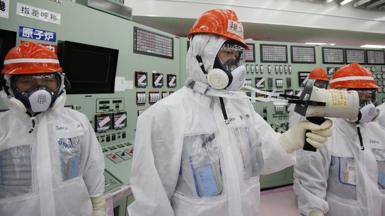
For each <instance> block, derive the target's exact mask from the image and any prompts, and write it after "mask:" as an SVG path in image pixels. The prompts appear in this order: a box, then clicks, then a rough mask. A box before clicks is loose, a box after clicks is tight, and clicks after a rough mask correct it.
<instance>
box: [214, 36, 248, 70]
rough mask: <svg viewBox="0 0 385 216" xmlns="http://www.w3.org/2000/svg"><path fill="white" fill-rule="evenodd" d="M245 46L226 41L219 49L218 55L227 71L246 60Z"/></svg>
mask: <svg viewBox="0 0 385 216" xmlns="http://www.w3.org/2000/svg"><path fill="white" fill-rule="evenodd" d="M244 50H245V49H244V48H243V47H241V46H239V45H237V44H235V43H232V42H225V43H224V44H223V45H222V47H221V48H220V49H219V51H218V54H217V57H218V59H219V61H220V62H221V64H222V66H223V67H224V69H225V70H227V71H233V70H234V69H235V68H237V67H239V66H240V65H242V64H243V62H244Z"/></svg>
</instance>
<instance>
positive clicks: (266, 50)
mask: <svg viewBox="0 0 385 216" xmlns="http://www.w3.org/2000/svg"><path fill="white" fill-rule="evenodd" d="M261 62H271V63H287V46H286V45H272V44H261Z"/></svg>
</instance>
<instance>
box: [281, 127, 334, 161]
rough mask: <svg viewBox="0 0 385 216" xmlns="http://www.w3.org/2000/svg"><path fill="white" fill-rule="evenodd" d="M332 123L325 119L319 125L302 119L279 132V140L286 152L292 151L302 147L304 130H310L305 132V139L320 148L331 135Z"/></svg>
mask: <svg viewBox="0 0 385 216" xmlns="http://www.w3.org/2000/svg"><path fill="white" fill-rule="evenodd" d="M332 125H333V123H332V121H331V120H330V119H326V121H325V122H324V123H322V124H321V125H317V124H313V123H311V122H309V121H307V120H303V121H300V122H298V123H297V124H295V125H294V126H293V127H292V128H290V129H289V130H288V131H286V132H285V133H283V134H281V137H280V138H279V141H280V144H281V146H282V148H283V149H285V150H286V152H288V153H292V152H293V151H295V150H298V149H301V148H302V147H303V145H304V143H305V140H304V138H305V132H306V130H310V131H311V132H308V133H306V141H307V142H308V143H310V144H311V145H312V146H314V147H315V148H320V147H321V146H322V145H323V144H324V143H325V142H326V139H327V137H329V136H331V135H332V129H331V128H332Z"/></svg>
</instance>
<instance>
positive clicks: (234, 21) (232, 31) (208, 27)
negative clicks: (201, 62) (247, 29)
mask: <svg viewBox="0 0 385 216" xmlns="http://www.w3.org/2000/svg"><path fill="white" fill-rule="evenodd" d="M195 34H215V35H219V36H222V37H225V38H227V39H229V40H233V41H236V42H238V43H240V45H242V46H243V47H244V48H245V49H248V46H247V44H246V43H245V40H244V39H243V25H242V23H240V22H239V21H238V17H237V15H236V14H235V12H234V11H233V10H229V9H214V10H209V11H206V12H205V13H203V14H202V16H201V17H200V18H199V19H198V20H197V21H196V22H195V24H194V26H193V27H192V28H191V29H190V32H189V33H188V37H189V38H191V37H192V36H193V35H195Z"/></svg>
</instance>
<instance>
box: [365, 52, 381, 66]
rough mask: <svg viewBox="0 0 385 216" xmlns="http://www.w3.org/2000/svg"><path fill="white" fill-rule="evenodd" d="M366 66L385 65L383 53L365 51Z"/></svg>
mask: <svg viewBox="0 0 385 216" xmlns="http://www.w3.org/2000/svg"><path fill="white" fill-rule="evenodd" d="M366 54H367V59H368V64H385V57H384V51H382V50H367V51H366Z"/></svg>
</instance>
